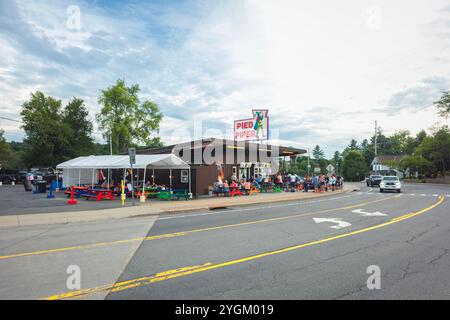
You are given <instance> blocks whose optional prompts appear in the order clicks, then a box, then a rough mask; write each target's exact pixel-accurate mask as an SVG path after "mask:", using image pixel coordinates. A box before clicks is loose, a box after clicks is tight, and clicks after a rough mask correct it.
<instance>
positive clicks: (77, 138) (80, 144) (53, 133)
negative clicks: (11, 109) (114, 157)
mask: <svg viewBox="0 0 450 320" xmlns="http://www.w3.org/2000/svg"><path fill="white" fill-rule="evenodd" d="M21 115H22V121H23V123H24V124H23V126H22V127H23V129H24V130H25V139H24V146H23V149H22V150H23V162H24V164H25V165H26V166H28V167H31V166H44V167H47V166H51V167H55V166H56V165H57V164H58V163H61V162H63V161H66V160H68V159H71V158H74V157H77V156H80V155H89V154H91V153H93V151H94V146H93V142H92V138H91V134H92V128H93V126H92V123H91V122H90V121H89V119H88V112H87V110H86V107H85V106H84V102H83V100H81V99H77V98H73V99H72V100H71V101H70V102H69V103H68V104H67V106H66V107H65V108H62V105H61V100H57V99H54V98H52V97H50V96H46V95H45V94H44V93H42V92H40V91H37V92H35V93H32V94H31V98H30V100H29V101H26V102H25V103H24V104H23V105H22V112H21Z"/></svg>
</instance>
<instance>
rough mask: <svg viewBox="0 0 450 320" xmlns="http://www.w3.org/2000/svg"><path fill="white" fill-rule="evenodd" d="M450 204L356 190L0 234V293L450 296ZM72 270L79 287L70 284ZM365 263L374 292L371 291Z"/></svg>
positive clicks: (431, 194) (444, 198)
mask: <svg viewBox="0 0 450 320" xmlns="http://www.w3.org/2000/svg"><path fill="white" fill-rule="evenodd" d="M449 201H450V187H446V186H431V185H405V186H404V187H403V192H402V193H401V194H396V193H382V194H381V193H379V192H378V189H377V188H373V189H371V188H366V187H365V186H364V185H361V191H360V192H353V193H351V194H347V195H336V196H332V197H328V198H321V199H317V200H306V201H299V202H285V203H274V204H272V205H257V206H253V207H249V206H247V207H240V208H234V209H230V210H218V211H209V212H197V213H183V214H177V215H165V216H160V217H159V218H154V217H141V218H132V219H124V220H115V221H106V222H105V221H102V222H95V223H92V222H90V223H77V224H69V225H58V226H51V227H45V226H41V227H27V228H19V229H9V230H0V298H2V299H42V298H51V299H64V298H75V299H105V298H106V299H449V298H450V277H449V271H450V270H449V265H450V255H449V254H448V253H449V250H450V210H449ZM330 219H332V220H330ZM69 265H75V266H79V268H80V271H81V290H76V289H68V288H67V286H66V280H67V278H68V277H69V274H68V273H67V272H66V271H67V267H68V266H69ZM374 266H375V267H374ZM369 267H370V268H376V269H377V270H379V271H380V278H379V280H380V281H379V284H380V287H379V289H378V288H374V289H369V288H368V287H367V280H368V278H369V277H371V276H372V274H371V273H368V268H369ZM370 268H369V269H370ZM372 270H373V269H372Z"/></svg>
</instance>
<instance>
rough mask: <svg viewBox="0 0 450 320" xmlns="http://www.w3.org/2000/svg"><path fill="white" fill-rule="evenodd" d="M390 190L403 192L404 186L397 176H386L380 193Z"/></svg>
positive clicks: (381, 184) (382, 181)
mask: <svg viewBox="0 0 450 320" xmlns="http://www.w3.org/2000/svg"><path fill="white" fill-rule="evenodd" d="M385 190H386V191H387V190H390V191H397V192H398V193H400V192H402V184H401V182H400V179H399V178H398V177H397V176H384V177H383V179H382V180H381V183H380V192H384V191H385Z"/></svg>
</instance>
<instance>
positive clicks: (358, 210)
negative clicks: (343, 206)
mask: <svg viewBox="0 0 450 320" xmlns="http://www.w3.org/2000/svg"><path fill="white" fill-rule="evenodd" d="M352 212H354V213H359V214H362V215H363V216H367V217H385V216H387V214H386V213H382V212H379V211H376V212H366V211H363V209H356V210H352Z"/></svg>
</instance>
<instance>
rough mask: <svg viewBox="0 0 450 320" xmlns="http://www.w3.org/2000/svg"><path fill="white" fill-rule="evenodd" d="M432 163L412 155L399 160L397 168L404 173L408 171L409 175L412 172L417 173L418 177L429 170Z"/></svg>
mask: <svg viewBox="0 0 450 320" xmlns="http://www.w3.org/2000/svg"><path fill="white" fill-rule="evenodd" d="M431 166H432V163H431V162H430V161H428V160H427V159H425V158H424V157H421V156H418V155H413V156H405V157H403V159H402V160H400V163H399V167H400V168H401V169H402V170H404V171H406V170H408V169H409V171H410V174H411V173H413V172H418V174H419V175H421V174H422V173H423V171H424V170H426V169H428V168H430V167H431Z"/></svg>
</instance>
